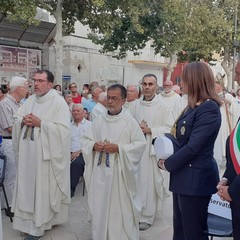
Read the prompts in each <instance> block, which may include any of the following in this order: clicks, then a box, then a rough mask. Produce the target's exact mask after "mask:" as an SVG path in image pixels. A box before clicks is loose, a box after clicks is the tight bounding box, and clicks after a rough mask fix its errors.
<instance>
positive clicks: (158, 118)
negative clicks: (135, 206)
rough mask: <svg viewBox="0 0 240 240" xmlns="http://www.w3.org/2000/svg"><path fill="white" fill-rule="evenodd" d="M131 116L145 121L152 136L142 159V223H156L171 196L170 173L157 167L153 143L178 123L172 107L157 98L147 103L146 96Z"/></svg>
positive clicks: (134, 107) (132, 108)
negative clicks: (164, 200)
mask: <svg viewBox="0 0 240 240" xmlns="http://www.w3.org/2000/svg"><path fill="white" fill-rule="evenodd" d="M130 113H131V114H132V115H133V116H134V117H135V119H136V120H137V122H138V123H139V124H141V122H142V121H144V122H145V123H146V124H147V125H148V127H149V128H151V132H152V134H146V140H147V145H146V147H145V149H144V153H143V155H142V157H141V181H142V183H141V186H142V200H143V209H142V216H141V222H146V223H149V224H152V223H153V220H154V216H155V213H156V211H157V209H160V207H161V203H162V201H163V199H164V198H165V197H166V196H167V194H165V193H167V192H168V186H169V173H168V172H166V171H162V170H160V169H159V168H158V167H157V157H156V154H155V152H154V148H153V145H152V140H153V139H154V138H156V137H158V136H161V135H163V134H164V133H168V132H170V130H171V127H172V126H173V124H174V120H175V119H174V115H173V112H172V108H169V107H168V105H166V104H165V103H164V102H163V101H162V100H161V99H160V98H159V97H158V95H156V96H155V97H154V98H153V99H152V100H151V101H144V100H143V96H142V97H141V98H140V99H138V100H137V101H136V103H135V104H134V105H132V106H130Z"/></svg>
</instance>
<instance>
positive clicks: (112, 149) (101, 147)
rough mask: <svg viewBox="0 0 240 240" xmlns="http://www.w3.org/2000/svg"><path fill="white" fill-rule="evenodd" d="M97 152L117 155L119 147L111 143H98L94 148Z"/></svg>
mask: <svg viewBox="0 0 240 240" xmlns="http://www.w3.org/2000/svg"><path fill="white" fill-rule="evenodd" d="M93 148H94V150H95V151H97V152H106V153H117V152H118V145H117V144H114V143H110V142H100V141H99V142H96V143H95V144H94V146H93Z"/></svg>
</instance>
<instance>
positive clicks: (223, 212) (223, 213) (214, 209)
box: [208, 193, 232, 220]
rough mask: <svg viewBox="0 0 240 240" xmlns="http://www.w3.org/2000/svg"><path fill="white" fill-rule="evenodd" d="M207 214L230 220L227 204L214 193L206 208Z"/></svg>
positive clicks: (229, 209) (229, 210)
mask: <svg viewBox="0 0 240 240" xmlns="http://www.w3.org/2000/svg"><path fill="white" fill-rule="evenodd" d="M208 212H209V213H212V214H214V215H217V216H220V217H223V218H227V219H230V220H231V219H232V214H231V208H230V204H229V202H228V201H223V200H222V199H221V198H220V197H219V196H218V195H217V194H216V193H215V194H213V195H212V198H211V200H210V203H209V206H208Z"/></svg>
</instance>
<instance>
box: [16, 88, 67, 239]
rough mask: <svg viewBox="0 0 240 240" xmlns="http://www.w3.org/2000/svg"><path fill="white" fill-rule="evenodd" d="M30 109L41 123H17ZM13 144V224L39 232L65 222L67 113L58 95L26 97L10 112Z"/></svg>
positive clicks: (33, 232) (22, 228)
mask: <svg viewBox="0 0 240 240" xmlns="http://www.w3.org/2000/svg"><path fill="white" fill-rule="evenodd" d="M30 113H33V114H34V115H36V116H37V117H38V118H40V119H41V127H40V128H38V127H33V128H32V127H27V126H23V127H22V126H21V123H22V118H23V116H25V115H26V114H30ZM15 118H16V119H15V124H14V127H13V147H14V152H15V155H16V161H17V176H16V185H15V189H14V197H13V203H12V210H13V212H14V222H13V228H14V229H17V230H20V231H22V232H26V233H28V234H31V235H34V236H41V235H43V234H44V231H45V230H47V229H50V228H51V227H52V225H56V224H60V223H63V222H66V221H67V220H68V204H69V203H70V116H69V109H68V106H67V104H66V102H65V101H64V99H63V98H62V97H61V96H60V95H59V94H58V93H57V92H56V91H55V90H50V91H49V92H48V93H47V94H45V95H44V96H41V97H37V96H36V95H32V96H30V97H29V98H28V99H27V100H26V102H25V103H24V104H23V105H22V106H21V107H20V109H19V111H18V112H17V113H16V115H15Z"/></svg>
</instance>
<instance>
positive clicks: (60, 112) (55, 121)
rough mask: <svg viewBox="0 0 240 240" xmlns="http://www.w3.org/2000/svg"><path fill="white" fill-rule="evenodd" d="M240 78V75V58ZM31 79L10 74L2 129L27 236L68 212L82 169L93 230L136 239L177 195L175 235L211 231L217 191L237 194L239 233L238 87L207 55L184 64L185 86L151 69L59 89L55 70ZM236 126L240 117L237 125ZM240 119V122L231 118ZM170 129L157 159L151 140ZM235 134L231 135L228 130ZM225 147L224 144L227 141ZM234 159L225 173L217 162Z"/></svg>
mask: <svg viewBox="0 0 240 240" xmlns="http://www.w3.org/2000/svg"><path fill="white" fill-rule="evenodd" d="M235 76H236V77H235V79H236V81H237V82H238V84H239V85H240V62H238V63H237V65H236V75H235ZM32 90H33V92H34V93H33V94H29V82H28V81H27V80H26V79H25V78H22V77H17V76H16V77H13V78H12V80H11V82H10V84H9V91H8V92H7V93H5V92H4V90H3V89H2V88H1V89H0V134H1V136H2V139H3V140H2V146H1V149H2V152H3V154H4V155H5V156H6V158H7V161H6V172H5V180H4V185H5V187H6V192H7V197H8V200H9V204H10V208H7V207H6V206H5V205H4V201H1V203H2V207H3V208H5V212H6V214H7V215H8V216H14V220H13V228H14V229H16V230H19V231H21V232H25V233H26V234H27V236H26V237H25V238H24V240H36V239H40V238H41V237H42V236H43V235H44V233H45V231H46V230H49V229H51V228H52V227H53V226H54V225H57V224H62V223H65V222H67V221H68V207H69V204H70V203H71V198H72V197H74V194H75V190H76V187H77V184H78V183H79V181H80V179H82V181H84V183H85V184H86V190H87V194H88V205H89V211H90V213H91V224H92V238H93V240H115V239H121V240H137V239H139V230H140V231H144V230H147V229H149V228H150V227H151V226H152V224H153V223H154V218H155V216H156V213H157V212H158V211H159V210H160V209H161V208H162V207H163V206H164V203H165V200H166V199H167V198H168V197H169V195H170V192H172V196H173V240H192V239H201V240H207V239H208V229H207V214H208V204H209V201H210V198H211V196H212V194H213V193H216V192H218V194H219V195H220V196H221V198H222V199H223V200H226V201H229V202H230V204H231V209H232V215H233V228H234V239H236V240H237V239H240V233H239V229H240V228H239V225H240V207H239V204H240V180H239V179H240V178H239V174H240V170H239V169H240V159H239V156H238V155H237V154H236V151H237V150H236V151H234V150H235V148H234V146H235V145H236V141H239V136H237V134H239V131H240V130H239V129H240V126H239V122H238V118H239V116H240V104H239V102H240V100H239V95H240V91H239V90H237V91H236V96H235V97H234V96H233V95H231V94H230V93H227V92H226V91H225V89H223V86H222V85H221V84H220V83H219V82H215V79H214V76H213V73H212V71H211V69H210V67H209V66H208V65H207V64H206V63H204V62H193V63H189V64H187V65H186V66H185V68H184V69H183V72H182V75H181V82H180V87H179V86H174V85H173V83H172V82H171V81H169V80H167V81H165V82H164V83H163V86H162V91H160V92H159V91H158V90H159V84H158V79H157V77H156V76H155V75H154V74H146V75H144V76H143V77H142V80H141V85H140V86H138V85H134V84H129V85H127V86H126V87H124V86H123V85H121V84H113V85H111V86H108V87H106V86H99V84H98V82H92V83H90V84H84V85H83V88H82V91H79V90H78V86H77V84H76V83H74V82H72V83H71V84H70V85H69V86H68V89H65V90H63V91H62V88H61V86H60V85H58V84H57V85H54V76H53V74H52V73H51V72H50V71H48V70H38V71H37V72H36V73H35V75H34V78H33V89H32ZM235 126H236V127H235ZM234 127H235V128H234ZM165 134H168V135H167V136H168V137H169V136H170V137H169V138H170V140H171V142H172V144H173V145H174V152H173V154H172V155H171V156H170V157H168V158H167V159H158V158H157V156H156V153H155V151H154V148H153V141H154V140H155V139H156V138H157V137H159V136H165ZM229 135H230V138H228V136H229ZM226 142H227V145H226V146H227V147H226V148H225V143H226ZM225 158H226V159H227V165H226V171H225V173H224V176H223V178H222V179H221V180H219V177H220V176H219V169H220V167H221V165H222V163H223V160H224V159H225Z"/></svg>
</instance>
